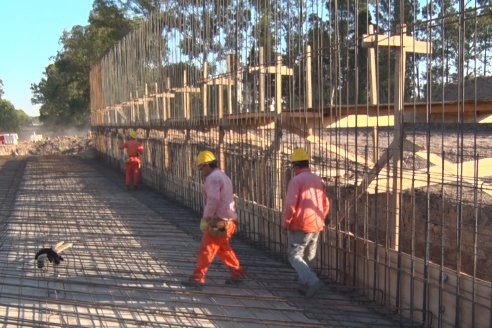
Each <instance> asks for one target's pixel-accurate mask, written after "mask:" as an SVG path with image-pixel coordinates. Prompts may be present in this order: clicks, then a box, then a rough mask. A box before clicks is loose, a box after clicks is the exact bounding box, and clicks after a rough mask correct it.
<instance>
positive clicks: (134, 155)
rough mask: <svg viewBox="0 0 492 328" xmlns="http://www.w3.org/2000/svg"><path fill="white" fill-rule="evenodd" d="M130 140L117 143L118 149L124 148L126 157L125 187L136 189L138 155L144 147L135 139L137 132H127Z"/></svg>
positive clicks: (138, 173) (138, 165)
mask: <svg viewBox="0 0 492 328" xmlns="http://www.w3.org/2000/svg"><path fill="white" fill-rule="evenodd" d="M128 136H129V137H130V140H128V141H126V142H125V143H122V144H120V145H118V148H119V149H122V150H123V149H126V153H127V155H128V159H127V160H126V174H125V185H126V189H128V190H130V189H131V187H132V185H133V189H134V190H137V189H138V180H139V175H140V155H142V154H143V151H144V148H143V146H142V144H140V142H138V141H137V132H136V131H134V130H130V132H129V133H128Z"/></svg>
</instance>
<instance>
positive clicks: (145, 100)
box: [143, 83, 149, 123]
mask: <svg viewBox="0 0 492 328" xmlns="http://www.w3.org/2000/svg"><path fill="white" fill-rule="evenodd" d="M143 108H144V122H145V123H147V122H149V88H148V86H147V83H145V94H144V98H143Z"/></svg>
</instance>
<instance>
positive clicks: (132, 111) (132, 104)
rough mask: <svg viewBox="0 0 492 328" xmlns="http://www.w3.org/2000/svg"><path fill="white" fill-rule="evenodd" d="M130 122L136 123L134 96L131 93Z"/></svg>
mask: <svg viewBox="0 0 492 328" xmlns="http://www.w3.org/2000/svg"><path fill="white" fill-rule="evenodd" d="M130 122H135V104H134V103H133V94H132V93H131V92H130Z"/></svg>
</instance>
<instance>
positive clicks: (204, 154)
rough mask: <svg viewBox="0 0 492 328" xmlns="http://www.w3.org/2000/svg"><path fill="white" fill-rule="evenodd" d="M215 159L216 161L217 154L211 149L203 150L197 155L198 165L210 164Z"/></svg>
mask: <svg viewBox="0 0 492 328" xmlns="http://www.w3.org/2000/svg"><path fill="white" fill-rule="evenodd" d="M215 161H216V158H215V155H214V153H212V152H211V151H210V150H204V151H201V152H200V153H199V154H198V156H197V157H196V163H197V164H198V165H202V164H208V163H212V162H215Z"/></svg>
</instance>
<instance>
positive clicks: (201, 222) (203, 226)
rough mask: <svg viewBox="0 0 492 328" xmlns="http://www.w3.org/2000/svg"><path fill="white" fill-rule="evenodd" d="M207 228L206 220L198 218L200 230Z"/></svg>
mask: <svg viewBox="0 0 492 328" xmlns="http://www.w3.org/2000/svg"><path fill="white" fill-rule="evenodd" d="M207 228H208V222H207V220H205V219H201V220H200V230H201V231H202V232H205V230H207Z"/></svg>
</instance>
